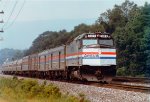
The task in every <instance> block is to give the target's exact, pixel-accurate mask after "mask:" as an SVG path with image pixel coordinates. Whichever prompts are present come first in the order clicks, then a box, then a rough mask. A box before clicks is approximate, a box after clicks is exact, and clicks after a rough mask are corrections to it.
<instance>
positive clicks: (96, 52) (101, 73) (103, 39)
mask: <svg viewBox="0 0 150 102" xmlns="http://www.w3.org/2000/svg"><path fill="white" fill-rule="evenodd" d="M73 43H76V45H78V49H77V50H76V52H77V53H78V56H76V58H77V59H76V61H77V64H76V65H74V66H78V67H79V68H76V69H77V70H76V71H77V72H75V71H74V72H73V73H74V74H76V73H78V74H80V75H79V76H80V78H81V79H84V80H88V81H106V82H109V81H111V80H112V78H113V77H114V76H115V75H116V69H115V66H116V49H115V46H114V41H113V38H112V37H111V35H110V34H108V33H101V32H98V33H86V34H82V35H79V36H78V37H76V38H75V39H74V41H73ZM73 43H72V45H73ZM73 47H74V48H77V47H76V46H73ZM74 57H75V56H74ZM74 61H75V60H74ZM76 76H77V75H76Z"/></svg>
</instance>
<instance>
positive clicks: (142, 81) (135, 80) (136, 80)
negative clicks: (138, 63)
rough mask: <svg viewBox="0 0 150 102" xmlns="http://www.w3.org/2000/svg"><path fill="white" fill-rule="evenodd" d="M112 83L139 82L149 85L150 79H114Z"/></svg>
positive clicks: (118, 77)
mask: <svg viewBox="0 0 150 102" xmlns="http://www.w3.org/2000/svg"><path fill="white" fill-rule="evenodd" d="M113 81H118V82H140V83H150V78H144V77H143V78H138V77H120V76H117V77H114V78H113Z"/></svg>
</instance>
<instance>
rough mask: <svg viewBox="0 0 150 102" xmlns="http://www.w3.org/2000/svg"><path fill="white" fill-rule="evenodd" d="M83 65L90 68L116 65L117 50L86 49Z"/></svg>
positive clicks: (84, 50)
mask: <svg viewBox="0 0 150 102" xmlns="http://www.w3.org/2000/svg"><path fill="white" fill-rule="evenodd" d="M82 64H83V65H89V66H111V65H116V50H115V49H110V48H109V49H108V48H84V49H83V54H82Z"/></svg>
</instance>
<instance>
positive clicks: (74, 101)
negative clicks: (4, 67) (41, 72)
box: [0, 78, 89, 102]
mask: <svg viewBox="0 0 150 102" xmlns="http://www.w3.org/2000/svg"><path fill="white" fill-rule="evenodd" d="M0 102H89V101H88V100H86V99H85V98H84V95H82V94H79V97H75V96H70V95H68V94H66V95H64V94H62V93H61V92H60V90H59V88H58V87H56V86H55V85H53V84H49V85H47V84H46V81H45V82H43V83H42V84H38V82H37V81H36V80H24V79H22V80H19V79H17V78H13V79H8V78H7V79H6V78H0Z"/></svg>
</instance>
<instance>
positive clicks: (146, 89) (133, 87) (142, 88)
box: [107, 82, 150, 93]
mask: <svg viewBox="0 0 150 102" xmlns="http://www.w3.org/2000/svg"><path fill="white" fill-rule="evenodd" d="M107 86H108V87H114V88H119V89H125V90H129V91H138V92H146V93H150V87H149V86H141V85H128V84H122V83H116V82H112V83H110V84H108V85H107Z"/></svg>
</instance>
